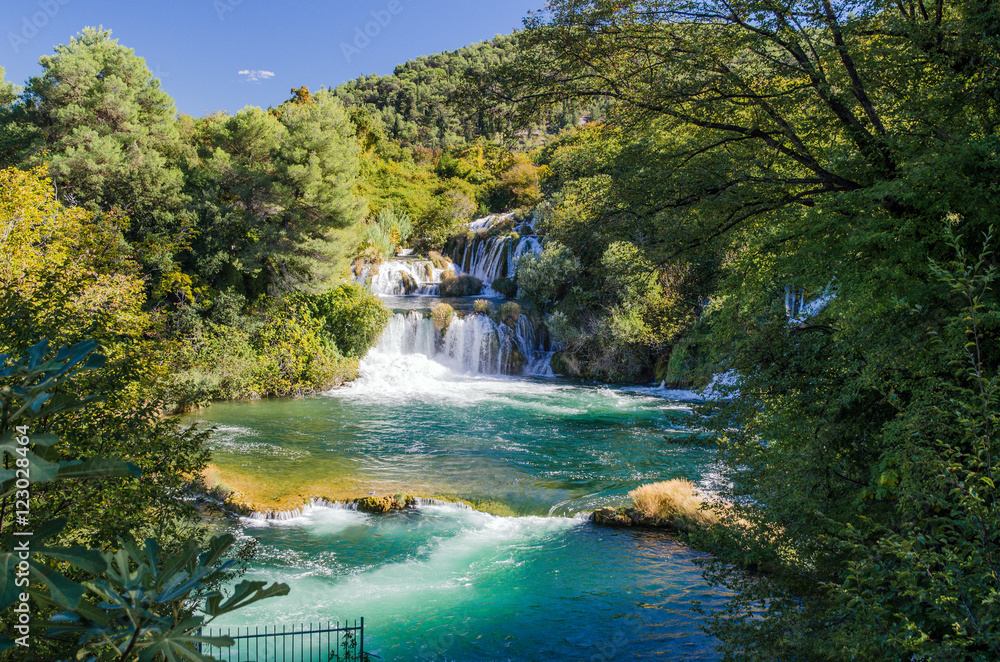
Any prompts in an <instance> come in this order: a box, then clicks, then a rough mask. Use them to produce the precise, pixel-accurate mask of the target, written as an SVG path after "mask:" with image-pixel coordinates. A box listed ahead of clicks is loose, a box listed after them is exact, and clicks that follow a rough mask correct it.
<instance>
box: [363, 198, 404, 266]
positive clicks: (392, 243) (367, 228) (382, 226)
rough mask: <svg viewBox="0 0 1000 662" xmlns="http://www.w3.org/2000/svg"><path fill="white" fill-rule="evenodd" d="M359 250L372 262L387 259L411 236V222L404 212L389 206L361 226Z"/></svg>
mask: <svg viewBox="0 0 1000 662" xmlns="http://www.w3.org/2000/svg"><path fill="white" fill-rule="evenodd" d="M360 230H361V248H360V251H359V253H360V254H361V255H363V256H364V257H367V258H369V259H371V260H372V261H373V262H380V261H381V260H385V259H388V258H390V257H392V256H393V255H394V254H395V253H396V249H397V248H399V247H400V246H403V245H405V243H406V242H407V241H409V239H410V235H412V234H413V220H412V219H411V218H410V215H409V214H407V213H406V212H405V211H402V210H397V209H394V208H393V207H392V205H389V206H387V207H385V208H384V209H382V211H380V212H379V213H378V215H377V216H375V218H372V219H369V220H367V221H365V222H364V223H362V224H361V226H360Z"/></svg>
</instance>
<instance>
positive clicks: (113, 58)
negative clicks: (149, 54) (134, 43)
mask: <svg viewBox="0 0 1000 662" xmlns="http://www.w3.org/2000/svg"><path fill="white" fill-rule="evenodd" d="M40 63H41V65H42V69H43V70H44V71H43V73H42V75H41V76H36V77H34V78H32V79H30V80H29V81H28V85H27V88H26V90H25V97H24V104H25V110H26V113H27V117H28V119H29V121H30V122H31V123H32V124H33V125H34V126H36V127H38V128H39V130H40V133H41V140H40V141H39V142H38V144H37V146H36V147H35V154H34V156H33V161H34V162H36V163H40V162H41V160H42V159H45V160H47V161H48V163H49V173H50V174H51V176H52V177H53V180H54V182H55V185H56V186H57V187H58V188H59V194H60V196H61V197H62V199H64V200H69V201H74V202H76V203H77V204H81V205H84V206H86V207H88V208H89V209H91V210H93V211H104V212H107V211H110V210H112V209H117V210H121V211H123V212H125V213H127V214H128V216H129V217H130V218H131V219H132V223H131V226H130V229H129V237H130V239H131V240H132V241H133V242H135V243H137V244H139V245H143V246H145V247H147V249H148V254H149V260H150V261H151V263H152V264H154V265H156V266H158V267H159V268H161V269H167V268H168V266H169V264H170V262H171V260H172V251H173V250H175V249H176V248H177V247H178V246H180V245H183V243H184V242H185V241H186V238H185V233H186V232H187V228H188V225H189V220H190V219H188V218H187V215H186V214H185V211H184V206H185V203H186V199H185V197H184V195H183V193H182V184H183V182H182V177H181V171H180V169H179V167H178V160H179V158H180V157H181V156H182V154H183V146H182V144H181V142H180V140H179V135H178V133H177V129H176V126H175V115H176V110H175V109H174V103H173V100H172V99H171V98H170V96H169V95H167V93H166V92H164V91H163V90H162V89H161V87H160V82H159V80H157V79H155V78H154V77H153V74H152V73H151V72H150V71H149V68H148V67H147V66H146V63H145V62H144V61H143V60H142V58H139V57H137V56H136V55H135V52H134V51H133V50H132V49H129V48H125V47H124V46H122V45H120V44H119V43H118V41H117V40H115V39H112V38H111V32H110V31H107V30H103V29H94V28H86V29H84V30H83V32H81V33H80V34H79V35H77V36H76V37H74V38H72V39H71V40H70V42H69V44H66V45H61V46H57V47H56V49H55V54H54V55H46V56H43V57H42V58H41V60H40Z"/></svg>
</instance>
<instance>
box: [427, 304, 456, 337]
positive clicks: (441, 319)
mask: <svg viewBox="0 0 1000 662" xmlns="http://www.w3.org/2000/svg"><path fill="white" fill-rule="evenodd" d="M454 315H455V309H454V308H452V307H451V306H449V305H448V304H446V303H439V304H438V305H436V306H434V309H433V310H431V321H433V322H434V328H435V329H437V330H438V331H444V330H445V329H447V328H448V325H449V324H451V318H452V317H453V316H454Z"/></svg>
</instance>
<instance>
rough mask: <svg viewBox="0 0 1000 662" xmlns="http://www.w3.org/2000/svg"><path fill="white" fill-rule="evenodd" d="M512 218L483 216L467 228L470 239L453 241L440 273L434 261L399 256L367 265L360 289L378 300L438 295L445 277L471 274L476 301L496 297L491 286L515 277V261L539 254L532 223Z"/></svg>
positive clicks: (529, 220) (363, 270)
mask: <svg viewBox="0 0 1000 662" xmlns="http://www.w3.org/2000/svg"><path fill="white" fill-rule="evenodd" d="M513 221H514V214H513V213H508V214H499V215H495V216H486V217H484V218H480V219H478V220H476V221H473V222H471V223H469V226H468V229H469V232H470V233H471V237H470V236H462V237H458V238H456V240H454V241H453V242H452V243H453V247H452V250H451V264H450V265H449V266H448V267H446V268H442V267H441V266H440V261H439V262H438V266H435V264H434V262H432V261H430V260H427V259H423V258H415V257H399V258H392V259H389V260H386V261H384V262H382V263H381V264H378V265H374V266H373V265H365V266H364V267H363V268H362V269H361V270H360V272H359V273H358V274H357V278H356V282H357V283H358V284H359V285H368V286H369V287H370V288H371V290H372V292H373V293H375V294H377V295H379V296H429V297H433V296H439V295H440V287H441V281H442V280H443V279H444V278H447V277H448V276H449V275H451V276H458V275H463V274H465V275H469V276H474V277H476V278H478V279H479V280H481V281H482V283H483V290H482V292H481V293H480V294H479V295H478V296H485V297H496V296H499V295H498V294H497V293H496V292H494V291H493V289H492V287H491V285H492V284H493V281H495V280H497V279H498V278H513V277H514V276H515V275H516V274H517V261H518V260H519V259H521V257H522V256H524V255H527V254H528V253H541V252H542V241H541V239H540V238H539V237H538V236H537V235H536V234H535V230H534V221H533V220H532V219H528V220H526V221H523V222H521V223H519V224H516V225H514V224H513ZM504 223H507V224H511V227H512V228H513V229H512V231H511V232H508V233H499V234H494V235H492V236H490V235H489V231H490V229H491V228H493V227H494V226H495V225H497V224H504Z"/></svg>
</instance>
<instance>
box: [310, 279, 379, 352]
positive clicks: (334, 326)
mask: <svg viewBox="0 0 1000 662" xmlns="http://www.w3.org/2000/svg"><path fill="white" fill-rule="evenodd" d="M300 297H301V300H302V301H304V302H305V304H306V306H307V307H308V309H309V312H310V313H311V314H312V315H313V316H314V317H316V318H317V319H319V320H322V321H323V323H324V328H323V331H324V333H325V335H326V336H328V337H329V339H330V340H331V341H332V342H333V343H334V344H335V345H336V346H337V349H338V350H340V353H341V354H343V355H344V356H347V357H351V358H361V357H362V356H364V355H365V354H367V353H368V350H369V349H371V348H372V347H374V346H375V345H376V344H377V343H378V340H379V338H381V337H382V331H384V330H385V326H386V324H388V323H389V316H390V312H389V310H388V309H387V308H386V307H385V305H383V303H382V301H381V300H379V298H378V297H376V296H375V295H373V294H372V293H371V292H369V291H368V290H366V289H365V288H363V287H361V286H360V285H355V284H353V283H350V284H342V285H338V286H337V287H335V288H333V289H331V290H327V291H326V292H323V293H321V294H310V295H300Z"/></svg>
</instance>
